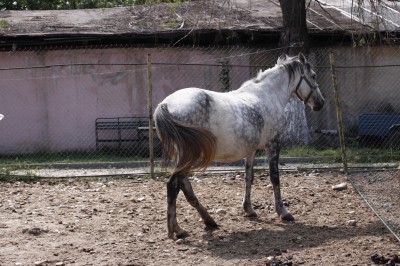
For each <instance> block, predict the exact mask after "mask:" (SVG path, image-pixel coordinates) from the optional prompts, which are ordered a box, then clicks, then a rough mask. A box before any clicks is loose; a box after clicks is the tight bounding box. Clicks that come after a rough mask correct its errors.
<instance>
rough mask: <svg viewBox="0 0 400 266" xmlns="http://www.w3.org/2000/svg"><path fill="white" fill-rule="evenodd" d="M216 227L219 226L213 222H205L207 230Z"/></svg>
mask: <svg viewBox="0 0 400 266" xmlns="http://www.w3.org/2000/svg"><path fill="white" fill-rule="evenodd" d="M218 228H219V226H218V224H216V223H215V222H209V223H206V230H207V231H213V230H216V229H218Z"/></svg>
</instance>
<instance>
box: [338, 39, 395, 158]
mask: <svg viewBox="0 0 400 266" xmlns="http://www.w3.org/2000/svg"><path fill="white" fill-rule="evenodd" d="M398 53H399V49H398V47H393V46H383V47H380V48H378V47H365V48H358V49H339V50H337V51H336V58H337V59H336V61H337V72H338V80H339V81H338V82H339V91H340V92H339V93H340V105H341V106H340V111H341V112H342V117H343V124H344V125H343V126H344V128H345V139H346V145H347V147H348V152H347V153H348V157H349V160H352V161H357V162H367V163H373V162H396V161H398V160H399V159H400V149H399V148H400V145H399V142H400V90H399V87H398V78H397V75H398V73H399V70H400V60H399V59H398Z"/></svg>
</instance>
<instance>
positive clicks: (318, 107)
mask: <svg viewBox="0 0 400 266" xmlns="http://www.w3.org/2000/svg"><path fill="white" fill-rule="evenodd" d="M324 104H325V99H323V98H322V99H320V100H318V101H314V104H313V106H312V110H313V111H320V110H321V109H322V107H324Z"/></svg>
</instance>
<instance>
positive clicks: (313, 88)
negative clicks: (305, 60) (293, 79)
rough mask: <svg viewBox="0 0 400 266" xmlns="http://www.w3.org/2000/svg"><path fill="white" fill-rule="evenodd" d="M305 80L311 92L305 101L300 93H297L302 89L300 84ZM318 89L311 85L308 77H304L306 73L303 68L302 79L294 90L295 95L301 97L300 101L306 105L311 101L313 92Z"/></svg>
mask: <svg viewBox="0 0 400 266" xmlns="http://www.w3.org/2000/svg"><path fill="white" fill-rule="evenodd" d="M303 79H304V80H305V81H306V82H307V85H308V86H309V87H310V89H311V91H310V93H309V94H308V96H307V97H306V98H305V99H302V98H301V97H300V95H299V93H298V92H297V91H298V90H299V88H300V84H301V82H302V81H303ZM316 89H317V86H313V85H312V84H311V82H310V81H309V80H308V79H307V78H306V76H304V71H303V68H301V77H300V80H299V83H297V86H296V89H295V90H294V93H295V94H296V96H297V97H299V99H300V101H302V102H304V104H306V103H307V102H308V100H309V99H310V97H311V95H312V94H313V92H314V91H315V90H316Z"/></svg>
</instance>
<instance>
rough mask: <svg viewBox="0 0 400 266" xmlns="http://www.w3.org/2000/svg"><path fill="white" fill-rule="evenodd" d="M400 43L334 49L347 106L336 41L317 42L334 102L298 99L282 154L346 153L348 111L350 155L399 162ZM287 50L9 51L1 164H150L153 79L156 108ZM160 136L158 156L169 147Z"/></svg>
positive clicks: (232, 85) (0, 125)
mask: <svg viewBox="0 0 400 266" xmlns="http://www.w3.org/2000/svg"><path fill="white" fill-rule="evenodd" d="M399 51H400V50H399V49H398V47H376V48H338V49H335V50H334V56H335V61H336V62H335V67H336V72H337V73H336V74H337V79H338V93H339V107H340V108H338V106H337V105H336V103H335V101H334V98H335V97H334V90H333V85H332V71H331V63H330V60H329V49H327V48H321V49H311V52H310V55H309V61H310V63H311V64H312V65H313V67H314V69H315V70H316V72H317V79H318V83H319V85H320V89H321V91H322V93H323V95H324V96H325V98H326V105H325V107H324V108H323V110H322V111H320V112H313V111H311V110H310V108H308V107H304V105H303V104H302V103H301V102H300V101H298V100H297V99H293V100H292V103H291V105H290V108H288V110H290V114H289V115H288V121H289V123H288V130H287V134H286V137H285V146H284V150H283V151H282V157H290V158H293V157H296V158H299V157H301V158H310V157H312V158H314V159H315V160H318V161H322V162H341V160H342V157H341V153H340V143H339V138H338V124H337V119H336V117H337V113H338V112H341V114H342V117H343V128H344V135H345V144H346V148H347V150H346V151H347V154H348V156H347V158H348V160H349V162H357V163H365V162H368V163H374V162H396V161H398V160H399V158H400V156H399V139H400V137H399V134H400V133H399V132H400V126H399V124H400V119H399V117H400V90H399V88H398V87H397V84H398V82H397V72H398V70H399V69H400V68H399V66H400V62H397V61H400V60H399V59H397V58H400V57H399V56H397V53H399ZM280 54H281V50H280V49H250V48H240V47H207V48H200V47H195V48H193V47H179V48H167V47H161V48H137V47H90V48H87V49H81V48H80V49H78V48H76V49H74V48H68V49H64V48H56V47H52V48H51V49H50V48H49V49H42V50H25V51H14V52H1V57H0V61H1V66H2V67H1V68H0V81H1V94H2V97H0V113H1V114H3V115H4V118H3V120H2V121H1V122H0V134H1V136H2V138H1V139H0V164H1V165H2V166H3V167H9V166H16V165H17V166H24V167H25V166H28V165H33V166H36V167H37V166H40V167H42V166H46V165H50V166H52V165H53V166H54V165H55V164H72V163H78V164H88V163H91V164H95V163H103V164H104V163H106V164H107V163H108V164H109V163H128V162H144V163H147V162H148V161H149V154H150V152H149V143H150V141H149V103H150V102H149V88H150V87H151V88H152V105H153V109H154V108H155V106H156V105H157V104H158V103H159V102H161V101H162V100H163V99H164V98H165V97H166V96H168V95H169V94H171V93H172V92H174V91H176V90H177V89H181V88H186V87H200V88H205V89H208V90H215V91H221V92H225V91H230V90H234V89H236V88H238V87H239V86H240V85H241V84H242V83H243V82H245V81H246V80H248V79H251V78H253V77H254V76H255V75H256V74H257V72H258V71H260V70H264V69H266V68H269V67H272V66H273V65H275V63H276V60H277V58H278V56H279V55H280ZM149 55H150V56H151V57H149ZM149 58H150V59H151V61H148V60H149ZM149 69H150V70H151V73H152V76H151V79H149ZM150 85H151V86H150ZM227 130H229V129H227ZM154 136H155V137H154V154H155V158H156V160H158V159H159V158H160V157H161V154H162V151H161V147H160V143H159V142H158V139H157V137H156V134H154ZM262 155H263V153H262V151H261V152H260V156H262Z"/></svg>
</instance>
